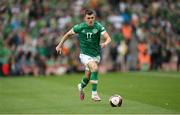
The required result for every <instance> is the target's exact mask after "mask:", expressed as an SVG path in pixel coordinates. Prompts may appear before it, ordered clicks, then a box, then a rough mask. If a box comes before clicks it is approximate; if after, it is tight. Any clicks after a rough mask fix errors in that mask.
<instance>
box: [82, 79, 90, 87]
mask: <svg viewBox="0 0 180 115" xmlns="http://www.w3.org/2000/svg"><path fill="white" fill-rule="evenodd" d="M88 83H89V79H87V78H86V77H83V78H82V80H81V87H82V88H84V87H86V85H87V84H88Z"/></svg>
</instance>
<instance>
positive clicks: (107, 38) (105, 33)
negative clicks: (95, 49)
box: [101, 31, 111, 48]
mask: <svg viewBox="0 0 180 115" xmlns="http://www.w3.org/2000/svg"><path fill="white" fill-rule="evenodd" d="M102 36H103V37H104V39H105V41H104V42H103V43H101V48H105V47H106V46H107V45H108V44H109V43H110V42H111V37H110V36H109V34H108V33H107V32H106V31H105V32H104V33H103V34H102Z"/></svg>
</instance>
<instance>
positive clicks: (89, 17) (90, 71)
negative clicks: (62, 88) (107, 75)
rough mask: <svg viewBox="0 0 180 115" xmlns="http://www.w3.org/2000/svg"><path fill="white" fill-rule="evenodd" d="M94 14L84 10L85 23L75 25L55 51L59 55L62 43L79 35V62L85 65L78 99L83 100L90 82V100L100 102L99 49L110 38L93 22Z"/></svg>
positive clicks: (92, 11) (102, 28) (109, 40)
mask: <svg viewBox="0 0 180 115" xmlns="http://www.w3.org/2000/svg"><path fill="white" fill-rule="evenodd" d="M95 17H96V13H95V12H94V10H92V9H87V10H85V14H84V20H85V22H83V23H80V24H77V25H75V26H74V27H73V28H72V29H70V30H69V31H68V32H67V33H66V34H65V35H64V36H63V37H62V39H61V41H60V42H59V44H58V45H57V47H56V51H57V52H58V53H60V54H61V52H62V47H63V43H64V42H65V41H66V40H67V39H69V38H70V36H72V35H74V34H78V35H79V37H78V38H79V41H80V55H79V58H80V60H81V62H82V63H83V64H84V65H85V76H84V77H83V78H82V80H81V83H79V84H78V90H79V92H80V99H81V100H84V91H83V89H84V88H85V86H86V85H87V84H88V83H89V82H90V83H91V84H92V96H91V97H92V100H93V101H101V98H100V97H99V95H98V93H97V84H98V64H99V62H100V52H101V48H104V47H106V46H107V45H108V44H109V43H110V42H111V38H110V36H109V34H108V33H107V32H106V30H105V28H104V27H103V26H102V25H101V24H100V23H99V22H97V21H95ZM101 35H102V36H103V37H104V39H105V40H104V42H103V43H101V44H100V38H101Z"/></svg>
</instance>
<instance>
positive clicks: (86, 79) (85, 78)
mask: <svg viewBox="0 0 180 115" xmlns="http://www.w3.org/2000/svg"><path fill="white" fill-rule="evenodd" d="M90 75H91V72H90V71H89V70H85V76H83V78H82V80H81V87H82V88H85V87H86V86H87V84H88V83H89V80H90Z"/></svg>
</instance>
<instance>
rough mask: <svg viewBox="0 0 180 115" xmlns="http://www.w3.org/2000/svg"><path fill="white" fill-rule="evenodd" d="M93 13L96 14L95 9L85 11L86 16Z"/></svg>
mask: <svg viewBox="0 0 180 115" xmlns="http://www.w3.org/2000/svg"><path fill="white" fill-rule="evenodd" d="M92 14H94V15H96V12H95V11H94V10H93V9H86V10H85V12H84V16H86V15H92Z"/></svg>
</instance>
